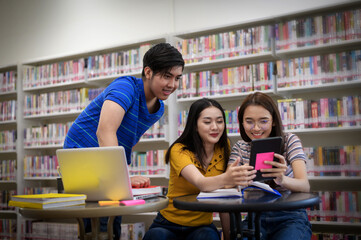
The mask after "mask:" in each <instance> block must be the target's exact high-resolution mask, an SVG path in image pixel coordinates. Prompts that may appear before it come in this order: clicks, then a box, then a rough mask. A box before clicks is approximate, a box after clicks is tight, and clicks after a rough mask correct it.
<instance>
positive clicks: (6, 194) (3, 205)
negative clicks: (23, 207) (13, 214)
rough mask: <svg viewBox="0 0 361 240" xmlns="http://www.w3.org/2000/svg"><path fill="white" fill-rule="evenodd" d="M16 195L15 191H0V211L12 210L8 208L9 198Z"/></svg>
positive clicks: (12, 208)
mask: <svg viewBox="0 0 361 240" xmlns="http://www.w3.org/2000/svg"><path fill="white" fill-rule="evenodd" d="M13 195H16V190H0V209H1V210H14V207H11V206H9V204H8V203H9V200H10V199H11V196H13Z"/></svg>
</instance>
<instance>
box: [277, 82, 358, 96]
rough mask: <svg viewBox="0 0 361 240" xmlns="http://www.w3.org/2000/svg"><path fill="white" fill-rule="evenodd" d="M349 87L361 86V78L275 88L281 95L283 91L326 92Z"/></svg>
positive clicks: (286, 93)
mask: <svg viewBox="0 0 361 240" xmlns="http://www.w3.org/2000/svg"><path fill="white" fill-rule="evenodd" d="M349 88H361V79H357V80H351V81H343V82H335V83H323V84H318V85H310V86H299V87H284V88H277V94H280V95H281V96H283V95H282V94H283V93H284V94H285V95H286V96H287V95H290V94H295V93H307V92H326V91H330V90H335V89H349Z"/></svg>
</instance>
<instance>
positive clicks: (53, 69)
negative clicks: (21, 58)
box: [22, 58, 86, 89]
mask: <svg viewBox="0 0 361 240" xmlns="http://www.w3.org/2000/svg"><path fill="white" fill-rule="evenodd" d="M85 67H86V66H85V59H84V58H79V59H72V60H68V61H60V62H55V63H50V64H45V65H40V66H24V67H23V72H22V73H23V76H22V78H23V88H24V89H29V88H35V87H41V86H49V85H55V84H62V83H70V82H77V81H81V80H84V79H85Z"/></svg>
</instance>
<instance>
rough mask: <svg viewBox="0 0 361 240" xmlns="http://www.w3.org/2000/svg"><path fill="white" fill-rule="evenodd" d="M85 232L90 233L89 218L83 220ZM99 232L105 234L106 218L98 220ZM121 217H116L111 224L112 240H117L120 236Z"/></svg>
mask: <svg viewBox="0 0 361 240" xmlns="http://www.w3.org/2000/svg"><path fill="white" fill-rule="evenodd" d="M83 222H84V229H85V232H91V222H90V218H83ZM99 223H100V232H107V231H108V229H107V226H108V217H102V218H99ZM121 223H122V216H116V217H115V218H114V222H113V234H114V240H119V239H120V235H121V226H120V224H121Z"/></svg>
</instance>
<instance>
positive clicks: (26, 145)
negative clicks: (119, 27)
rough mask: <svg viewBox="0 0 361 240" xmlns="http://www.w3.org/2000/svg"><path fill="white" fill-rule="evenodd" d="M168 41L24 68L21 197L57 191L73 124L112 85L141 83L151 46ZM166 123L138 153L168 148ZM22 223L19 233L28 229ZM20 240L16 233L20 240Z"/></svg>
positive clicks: (149, 135)
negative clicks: (59, 154)
mask: <svg viewBox="0 0 361 240" xmlns="http://www.w3.org/2000/svg"><path fill="white" fill-rule="evenodd" d="M165 41H166V39H165V38H164V37H159V38H155V39H148V40H143V41H139V42H136V43H134V42H132V43H129V44H124V45H121V46H116V47H110V48H107V49H100V50H95V51H90V52H84V53H78V54H73V55H66V56H55V57H47V58H42V59H36V60H32V61H27V62H23V63H22V64H21V70H20V71H21V73H22V78H21V80H20V84H22V87H23V90H22V94H23V96H22V101H23V102H24V107H23V111H22V112H21V116H22V118H23V122H22V123H21V128H22V129H23V130H22V132H23V136H22V139H23V144H22V146H21V147H20V149H19V151H20V152H21V153H22V155H23V157H22V158H18V175H20V176H21V177H20V180H19V182H18V186H17V189H18V192H19V193H20V194H23V193H37V192H48V191H51V192H52V191H57V177H58V172H57V169H56V167H57V159H56V150H57V149H59V148H62V146H63V141H64V139H65V136H66V133H67V131H68V129H69V127H70V126H71V124H72V122H73V121H74V120H75V119H76V117H77V116H78V115H79V114H80V113H81V111H82V110H83V109H84V108H85V107H86V105H87V104H88V103H89V102H90V101H91V100H92V99H94V98H95V97H96V96H97V95H98V94H99V93H100V92H101V91H102V89H104V88H105V87H106V86H107V85H108V84H109V83H110V82H111V81H112V80H114V79H116V78H118V77H121V76H126V75H132V76H136V77H141V70H142V61H141V60H142V58H143V57H142V56H143V54H144V53H145V52H146V51H147V50H148V49H149V48H150V46H151V45H153V44H157V43H160V42H165ZM166 111H167V110H166ZM162 121H163V122H161V123H160V124H159V125H157V129H151V130H150V131H149V132H147V139H142V140H141V141H140V142H139V144H138V145H137V146H136V149H137V151H142V152H144V151H149V150H153V149H160V150H162V149H166V148H167V147H168V146H169V143H168V142H169V141H168V134H167V130H166V126H167V125H166V123H167V122H168V120H167V119H166V117H165V118H164V119H162ZM162 124H164V125H165V126H163V125H162ZM156 130H157V131H156ZM156 133H157V134H156ZM149 177H155V178H157V179H160V180H162V179H163V178H165V177H166V173H165V172H164V171H162V173H161V174H159V175H157V176H153V175H149ZM162 185H164V183H163V184H162ZM19 218H20V221H19V223H18V229H23V228H22V227H23V226H25V225H27V226H29V223H28V222H24V219H22V218H21V217H19ZM25 220H27V219H25ZM22 224H23V225H22ZM20 235H21V233H18V237H20Z"/></svg>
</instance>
